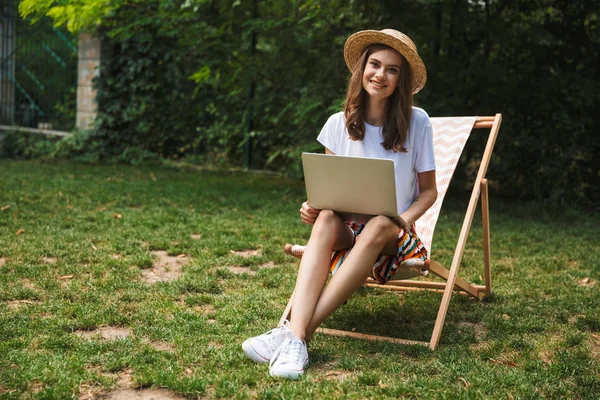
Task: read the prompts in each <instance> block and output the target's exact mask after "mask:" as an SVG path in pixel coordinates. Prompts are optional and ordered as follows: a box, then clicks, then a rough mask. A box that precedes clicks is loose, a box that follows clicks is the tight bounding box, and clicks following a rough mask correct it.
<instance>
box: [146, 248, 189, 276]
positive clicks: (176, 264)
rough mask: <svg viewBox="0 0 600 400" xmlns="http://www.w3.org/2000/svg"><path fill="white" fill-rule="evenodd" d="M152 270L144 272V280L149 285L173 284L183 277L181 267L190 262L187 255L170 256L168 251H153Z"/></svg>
mask: <svg viewBox="0 0 600 400" xmlns="http://www.w3.org/2000/svg"><path fill="white" fill-rule="evenodd" d="M151 254H152V257H153V258H154V263H153V264H152V268H148V269H144V270H142V279H143V280H144V282H146V283H148V284H153V283H156V282H172V281H174V280H176V279H177V278H179V277H180V276H181V267H182V266H184V265H186V264H187V263H188V262H189V259H188V257H187V256H186V255H185V254H180V255H178V256H169V255H168V254H167V252H166V251H164V250H160V251H153V252H152V253H151Z"/></svg>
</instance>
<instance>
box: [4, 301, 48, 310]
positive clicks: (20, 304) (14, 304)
mask: <svg viewBox="0 0 600 400" xmlns="http://www.w3.org/2000/svg"><path fill="white" fill-rule="evenodd" d="M31 304H40V302H39V301H33V300H9V301H7V302H6V306H7V307H8V309H9V310H18V309H19V308H21V307H23V306H27V305H31Z"/></svg>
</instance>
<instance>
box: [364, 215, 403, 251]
mask: <svg viewBox="0 0 600 400" xmlns="http://www.w3.org/2000/svg"><path fill="white" fill-rule="evenodd" d="M397 234H398V226H397V225H396V223H395V222H394V221H392V220H391V219H390V218H388V217H386V216H384V215H378V216H376V217H373V218H371V219H370V220H369V222H368V223H367V225H366V226H365V229H364V230H363V232H362V233H361V234H360V238H361V240H364V242H368V244H370V245H374V246H381V247H383V246H384V245H385V244H386V243H387V241H388V240H389V239H390V238H391V237H392V236H394V237H395V236H397ZM365 244H367V243H365Z"/></svg>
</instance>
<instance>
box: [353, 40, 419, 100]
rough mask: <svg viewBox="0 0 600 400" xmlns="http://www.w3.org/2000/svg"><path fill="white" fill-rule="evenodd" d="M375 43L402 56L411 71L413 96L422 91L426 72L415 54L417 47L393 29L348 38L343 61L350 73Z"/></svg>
mask: <svg viewBox="0 0 600 400" xmlns="http://www.w3.org/2000/svg"><path fill="white" fill-rule="evenodd" d="M375 43H379V44H385V45H386V46H389V47H391V48H392V49H394V50H396V51H397V52H398V53H400V54H402V55H403V56H404V58H406V61H408V64H409V65H410V68H411V70H412V88H413V94H415V93H417V92H418V91H419V90H421V89H423V86H425V82H426V81H427V70H426V69H425V64H423V61H422V60H421V57H419V54H418V53H417V46H415V44H414V43H413V41H412V40H410V38H409V37H408V36H406V35H405V34H404V33H402V32H398V31H397V30H395V29H384V30H382V31H371V30H368V31H360V32H356V33H355V34H353V35H352V36H350V37H349V38H348V40H346V44H345V45H344V59H345V60H346V65H347V66H348V68H349V69H350V71H351V72H354V67H355V66H356V62H357V61H358V58H359V57H360V55H361V53H362V51H363V50H364V49H365V47H367V46H369V45H372V44H375Z"/></svg>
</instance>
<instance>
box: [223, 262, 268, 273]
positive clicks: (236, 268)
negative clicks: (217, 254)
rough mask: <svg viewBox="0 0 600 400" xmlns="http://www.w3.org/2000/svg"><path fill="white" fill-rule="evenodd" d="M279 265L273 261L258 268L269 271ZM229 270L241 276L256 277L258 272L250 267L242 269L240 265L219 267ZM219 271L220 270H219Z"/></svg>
mask: <svg viewBox="0 0 600 400" xmlns="http://www.w3.org/2000/svg"><path fill="white" fill-rule="evenodd" d="M275 267H277V265H276V264H275V263H274V262H273V261H269V262H266V263H264V264H261V265H259V266H258V268H259V269H263V268H265V269H269V268H275ZM219 268H223V269H226V270H228V271H229V272H231V273H233V274H235V275H240V274H248V275H256V271H253V270H251V269H250V268H249V267H242V266H239V265H226V266H224V267H219ZM217 269H218V268H217Z"/></svg>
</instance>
